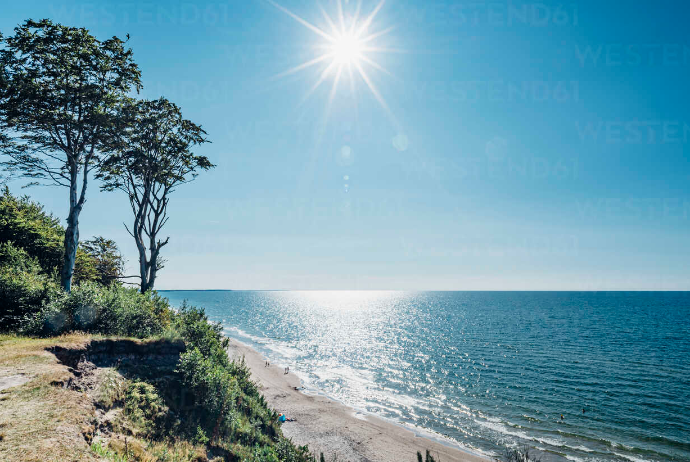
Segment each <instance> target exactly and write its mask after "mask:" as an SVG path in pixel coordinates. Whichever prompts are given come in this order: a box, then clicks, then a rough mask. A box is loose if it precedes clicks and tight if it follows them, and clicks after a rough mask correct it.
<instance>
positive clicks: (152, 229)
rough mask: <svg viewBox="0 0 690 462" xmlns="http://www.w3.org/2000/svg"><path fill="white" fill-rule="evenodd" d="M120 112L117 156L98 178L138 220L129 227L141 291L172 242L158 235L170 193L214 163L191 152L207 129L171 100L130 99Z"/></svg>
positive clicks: (153, 277)
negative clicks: (117, 191)
mask: <svg viewBox="0 0 690 462" xmlns="http://www.w3.org/2000/svg"><path fill="white" fill-rule="evenodd" d="M122 112H123V116H122V118H121V121H122V126H121V127H119V129H118V130H117V133H118V135H119V136H118V137H117V138H116V139H115V140H114V141H113V144H112V146H111V149H112V150H113V151H114V152H115V154H114V155H112V156H110V157H109V158H108V159H106V160H105V162H104V163H103V164H102V166H101V171H100V173H99V175H98V177H99V178H100V179H101V180H103V187H102V188H103V189H104V190H108V191H112V190H115V189H120V190H122V191H124V192H125V193H126V194H127V197H128V198H129V201H130V205H131V207H132V212H133V214H134V223H133V226H132V228H131V229H129V228H127V231H128V232H129V233H130V234H131V235H132V237H134V240H135V242H136V244H137V249H138V251H139V263H140V277H141V291H142V292H146V291H147V290H149V289H152V288H153V287H154V284H155V280H156V274H157V271H158V270H160V269H161V268H162V259H161V256H160V251H161V249H162V248H163V247H164V246H165V245H167V244H168V242H169V240H170V238H169V237H167V238H165V239H160V238H159V237H158V235H159V233H160V232H161V230H162V229H163V226H165V223H166V222H167V220H168V216H167V211H168V203H169V201H170V194H172V192H173V191H174V190H175V189H176V188H177V187H178V186H179V185H181V184H184V183H188V182H190V181H192V180H193V179H194V178H196V176H197V175H198V173H199V171H201V170H208V169H210V168H212V167H213V166H214V165H213V164H211V162H210V161H209V160H208V158H206V157H205V156H198V155H195V154H194V153H193V152H192V148H193V147H194V146H196V145H199V144H202V143H206V142H208V140H207V139H206V138H205V135H206V132H205V131H204V130H203V129H202V128H201V127H200V126H198V125H196V124H194V123H193V122H191V121H189V120H187V119H184V118H183V117H182V112H181V111H180V108H179V107H178V106H177V105H175V104H173V103H171V102H170V101H168V100H167V99H165V98H160V99H157V100H154V101H149V100H142V101H134V100H131V101H129V102H128V104H126V105H125V106H124V107H123V110H122ZM147 252H148V253H147Z"/></svg>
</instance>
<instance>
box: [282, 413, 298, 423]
mask: <svg viewBox="0 0 690 462" xmlns="http://www.w3.org/2000/svg"><path fill="white" fill-rule="evenodd" d="M278 420H279V421H280V422H295V420H296V419H293V418H291V417H286V416H285V414H283V413H282V412H281V413H280V414H278Z"/></svg>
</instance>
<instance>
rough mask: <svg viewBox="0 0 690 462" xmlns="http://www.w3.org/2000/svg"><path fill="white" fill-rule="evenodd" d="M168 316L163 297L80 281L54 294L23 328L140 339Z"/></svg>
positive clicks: (34, 331) (165, 324)
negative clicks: (70, 290)
mask: <svg viewBox="0 0 690 462" xmlns="http://www.w3.org/2000/svg"><path fill="white" fill-rule="evenodd" d="M171 315H172V314H171V311H170V308H169V307H168V304H167V300H166V299H164V298H162V297H161V296H159V295H158V294H157V293H154V292H149V293H146V294H141V293H139V292H138V291H137V290H135V289H128V288H125V287H121V286H118V285H113V286H110V287H103V286H100V285H98V284H94V283H84V284H81V285H79V286H77V287H75V288H74V290H72V292H69V293H62V294H59V295H57V296H55V297H54V298H53V299H52V300H50V302H49V303H48V304H47V305H46V306H45V307H43V308H42V309H41V310H40V311H38V312H37V313H36V314H35V315H34V316H33V317H31V318H30V319H28V320H27V321H26V322H25V323H24V325H23V330H24V331H25V332H26V333H29V334H34V335H58V334H61V333H64V332H70V331H83V332H90V333H100V334H106V335H121V336H126V337H138V338H144V337H150V336H153V335H158V334H160V333H162V332H163V331H164V330H165V328H166V327H168V326H169V324H170V318H171Z"/></svg>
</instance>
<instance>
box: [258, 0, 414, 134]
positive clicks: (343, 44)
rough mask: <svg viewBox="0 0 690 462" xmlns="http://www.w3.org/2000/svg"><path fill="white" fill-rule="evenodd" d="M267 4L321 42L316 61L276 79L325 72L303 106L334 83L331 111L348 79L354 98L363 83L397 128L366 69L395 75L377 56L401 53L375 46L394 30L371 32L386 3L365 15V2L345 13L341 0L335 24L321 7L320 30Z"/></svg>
mask: <svg viewBox="0 0 690 462" xmlns="http://www.w3.org/2000/svg"><path fill="white" fill-rule="evenodd" d="M267 1H268V2H269V3H270V4H272V5H273V6H274V7H276V8H277V9H279V10H280V11H282V12H283V13H285V14H287V15H288V16H290V17H291V18H292V19H294V20H295V21H297V22H298V23H300V24H301V25H303V26H304V27H306V28H307V29H309V30H311V31H312V32H314V33H315V34H316V35H318V36H319V38H320V39H321V41H320V43H316V44H314V45H313V48H314V49H315V50H319V51H318V52H317V55H316V57H314V58H313V59H311V60H309V61H307V62H304V63H302V64H299V65H297V66H295V67H293V68H291V69H288V70H287V71H284V72H282V73H280V74H278V75H276V76H274V78H281V77H285V76H288V75H292V74H295V73H297V72H301V71H304V70H306V69H308V68H312V67H315V66H319V65H320V66H321V67H322V69H321V70H320V71H318V72H317V76H318V77H317V79H316V81H315V83H314V84H313V85H312V87H311V88H310V89H309V90H308V91H307V93H306V95H305V96H304V98H303V99H302V103H304V102H305V101H306V100H307V99H308V98H309V97H310V96H311V95H312V94H313V93H314V92H315V91H316V90H317V89H318V88H319V87H320V86H321V84H322V83H323V82H325V81H326V80H327V79H332V80H333V83H332V86H331V91H330V96H329V98H328V105H327V111H328V109H329V108H330V106H331V103H332V102H333V98H334V97H335V94H336V92H337V89H338V83H339V82H340V81H341V80H343V79H342V77H344V76H345V77H346V78H349V80H350V85H349V86H350V91H351V93H352V97H353V98H355V96H356V88H355V87H356V84H357V82H360V81H361V82H364V84H365V85H366V86H367V87H368V89H369V90H370V92H371V93H372V95H373V96H374V98H375V99H376V100H377V101H378V102H379V104H380V105H381V107H382V108H383V109H384V110H385V112H386V113H387V114H388V116H389V117H390V119H391V121H392V122H394V123H395V124H396V125H397V121H396V120H395V117H393V115H392V113H391V111H390V109H389V108H388V105H387V104H386V101H385V100H384V98H383V96H382V95H381V93H380V92H379V90H378V88H377V87H376V85H375V84H374V82H373V81H372V79H371V78H370V76H369V70H368V69H367V68H373V69H375V70H376V71H379V72H383V73H385V74H388V75H390V76H392V75H393V74H391V73H390V72H389V71H388V70H387V69H385V68H384V67H383V66H381V65H380V64H379V63H378V62H376V59H375V56H376V55H377V54H380V53H386V52H400V51H402V50H398V49H390V48H385V47H381V46H377V45H376V40H377V39H380V38H381V37H382V36H384V35H386V34H388V33H389V32H390V31H392V30H393V29H394V28H393V27H388V28H385V29H379V30H377V31H376V32H372V31H371V29H373V28H374V19H375V18H376V16H377V15H378V13H379V11H380V10H381V8H382V7H383V4H384V2H385V0H380V2H379V3H378V4H376V6H375V7H374V8H373V10H371V11H370V12H368V14H362V0H358V1H357V4H356V7H354V8H351V9H350V11H347V12H345V11H344V10H343V4H342V1H341V0H338V1H337V9H338V11H337V16H336V19H335V20H333V19H332V18H331V16H330V15H329V14H328V13H327V12H326V10H324V9H323V7H321V6H320V5H319V9H320V11H321V15H322V17H323V20H324V22H325V26H326V27H318V26H316V25H314V24H312V23H310V22H309V21H307V20H305V19H303V18H301V17H300V16H298V15H296V14H295V13H293V12H292V11H290V10H288V9H287V8H285V7H283V6H281V5H279V4H278V3H276V2H275V1H274V0H267ZM354 3H355V2H351V4H354ZM302 103H300V105H301V104H302Z"/></svg>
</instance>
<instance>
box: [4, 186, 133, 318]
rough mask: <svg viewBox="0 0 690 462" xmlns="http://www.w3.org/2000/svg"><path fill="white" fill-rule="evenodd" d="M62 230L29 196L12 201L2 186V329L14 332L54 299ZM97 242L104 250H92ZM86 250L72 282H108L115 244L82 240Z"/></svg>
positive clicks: (81, 252) (80, 252)
mask: <svg viewBox="0 0 690 462" xmlns="http://www.w3.org/2000/svg"><path fill="white" fill-rule="evenodd" d="M64 232H65V231H64V229H63V228H62V226H60V224H59V222H58V220H57V219H56V218H55V217H53V216H52V215H50V214H48V213H47V212H45V210H44V209H43V206H41V205H40V204H38V203H36V202H32V201H31V200H30V199H29V198H28V197H27V196H24V197H15V196H13V195H12V194H11V193H10V191H9V189H7V188H5V190H4V192H3V194H2V196H0V300H2V301H3V310H2V312H0V330H8V329H16V328H17V326H18V323H20V322H22V321H23V320H25V319H26V318H28V317H31V316H32V315H34V314H35V313H36V312H37V311H39V310H41V309H42V308H43V307H44V306H45V305H46V304H47V303H48V301H49V300H52V299H53V298H55V297H57V291H56V288H57V286H58V285H57V272H58V270H59V267H60V264H61V262H62V257H63V254H64V247H63V237H64ZM101 242H104V243H105V246H107V247H106V250H105V251H102V252H101V251H99V250H98V249H97V250H96V251H94V250H93V247H94V243H96V244H100V243H101ZM84 248H85V249H86V250H82V249H81V248H80V249H79V250H78V252H77V256H76V264H75V273H74V281H75V284H81V283H84V282H94V281H95V282H99V283H100V282H106V281H109V280H111V278H112V275H113V271H114V268H115V267H116V265H117V264H121V257H119V252H117V246H115V245H114V243H113V242H112V241H108V240H106V239H103V238H100V237H99V238H95V239H93V240H92V241H86V242H85V243H84ZM118 258H119V259H120V260H118Z"/></svg>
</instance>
